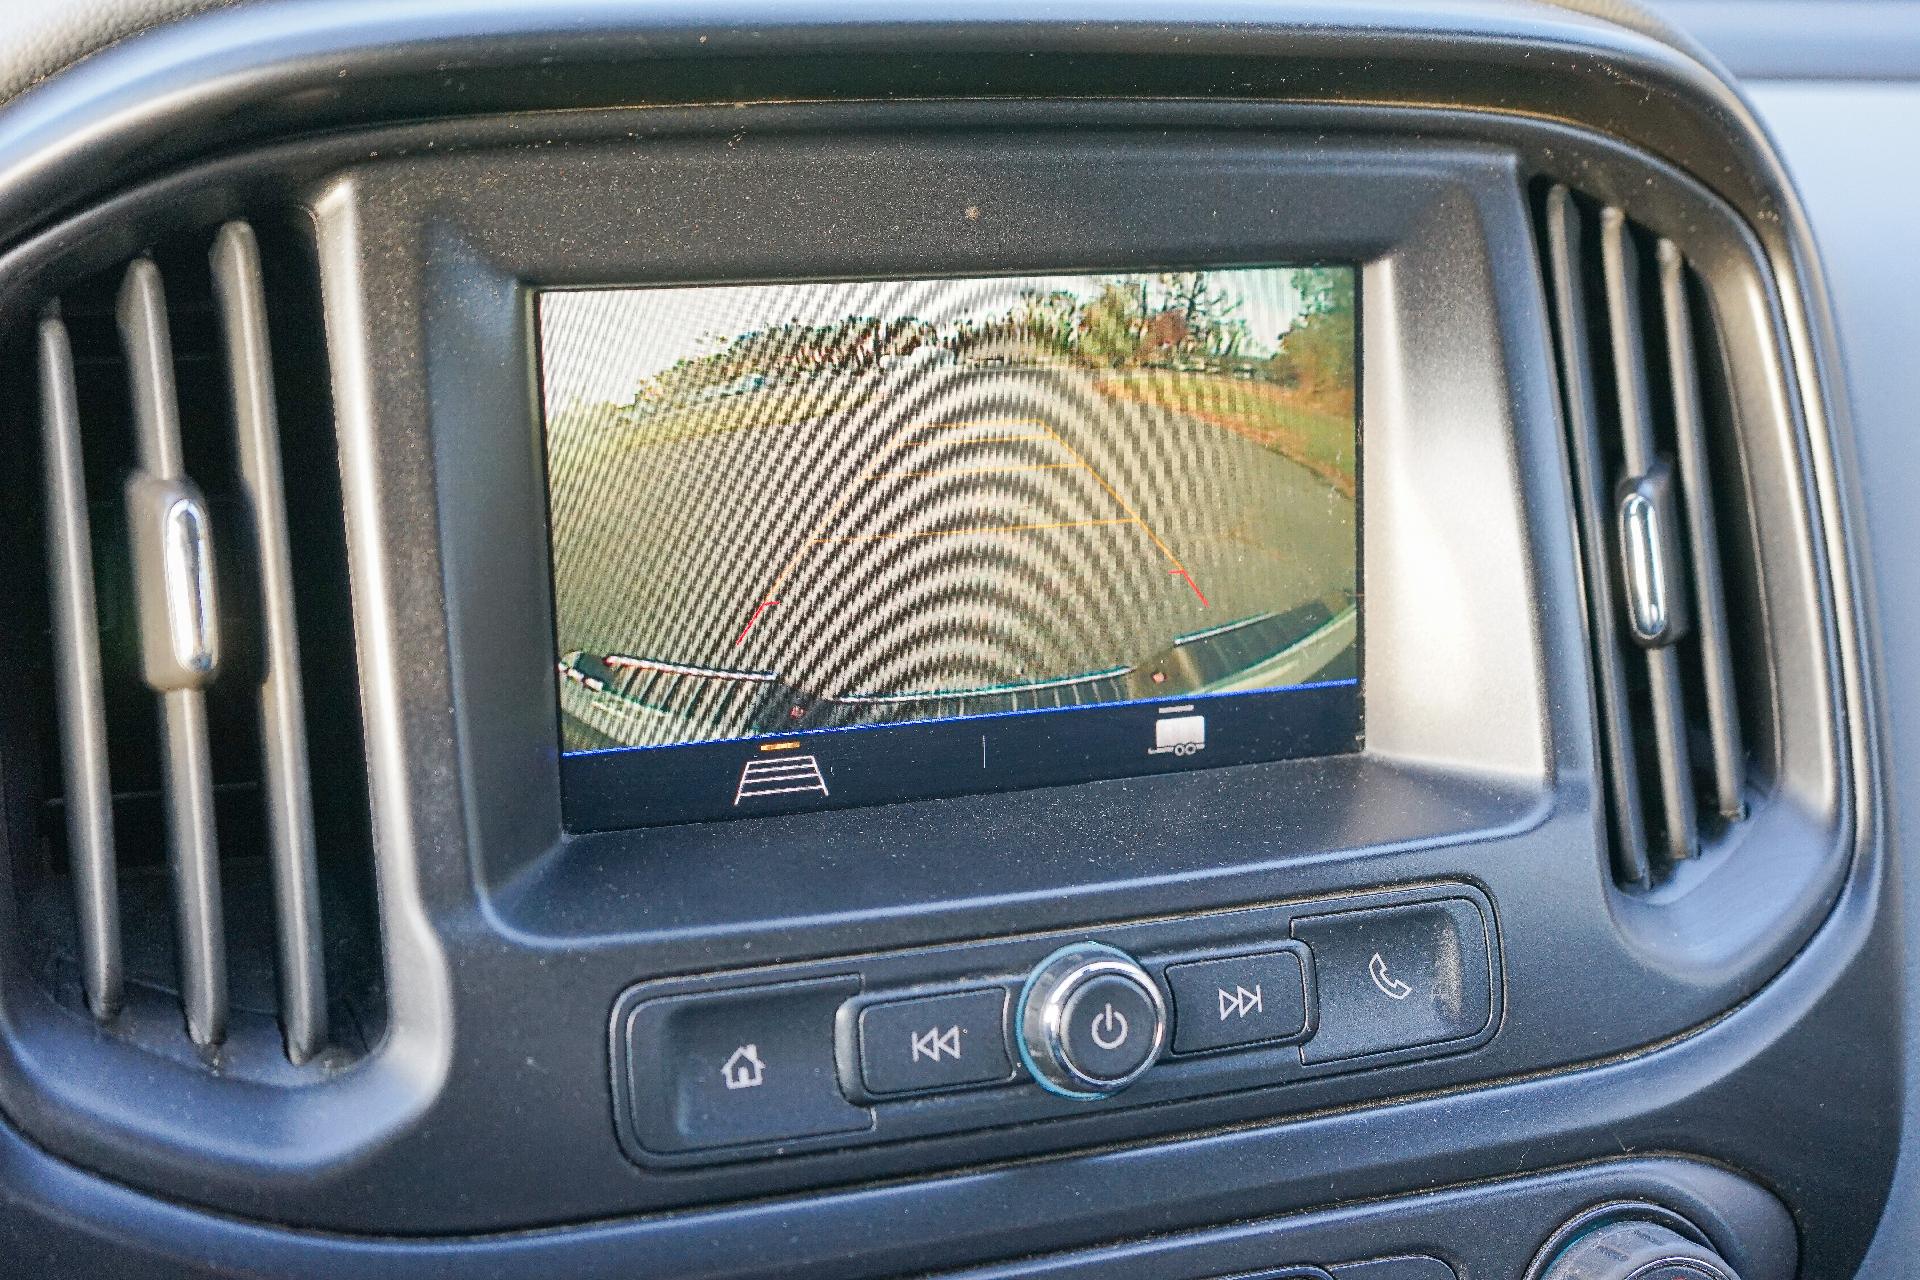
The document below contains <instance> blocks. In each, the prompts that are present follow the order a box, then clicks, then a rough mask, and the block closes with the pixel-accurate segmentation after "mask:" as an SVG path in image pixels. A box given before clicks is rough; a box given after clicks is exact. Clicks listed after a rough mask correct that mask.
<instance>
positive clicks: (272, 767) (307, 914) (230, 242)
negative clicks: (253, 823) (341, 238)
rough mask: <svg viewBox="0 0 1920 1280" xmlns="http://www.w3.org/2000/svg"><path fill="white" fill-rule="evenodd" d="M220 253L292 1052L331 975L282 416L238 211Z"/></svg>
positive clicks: (258, 281) (319, 1011)
mask: <svg viewBox="0 0 1920 1280" xmlns="http://www.w3.org/2000/svg"><path fill="white" fill-rule="evenodd" d="M212 265H213V278H214V291H215V295H216V298H217V300H218V303H219V311H220V324H221V328H222V331H223V334H224V337H225V340H226V350H227V368H228V370H229V377H230V378H231V384H232V392H233V410H234V424H235V433H236V444H237V448H238V452H239V458H240V475H241V481H242V484H243V486H244V489H245V494H246V498H247V501H248V505H249V506H250V507H251V508H252V515H253V524H252V531H253V540H254V547H253V551H254V556H253V560H254V563H255V565H256V566H257V567H258V572H259V576H260V601H261V614H262V634H261V644H262V649H263V651H264V667H265V670H264V674H263V678H262V682H261V685H260V737H261V767H262V776H263V779H264V781H265V787H266V802H267V833H268V843H269V860H270V862H271V865H272V867H273V875H274V910H275V915H276V918H277V924H278V937H279V961H280V963H279V980H280V1004H281V1022H282V1025H283V1026H284V1029H285V1032H286V1040H287V1056H288V1057H289V1058H290V1059H291V1060H292V1061H294V1062H296V1063H300V1062H305V1061H307V1060H308V1059H309V1058H311V1057H313V1055H314V1054H316V1053H318V1052H319V1051H320V1049H321V1048H322V1047H323V1046H324V1045H325V1043H326V1037H327V984H326V972H325V966H324V963H323V957H322V951H321V935H320V885H319V871H318V863H317V858H316V855H315V848H314V833H313V802H312V792H311V784H310V779H309V776H308V768H307V736H306V718H305V711H304V708H303V706H302V699H301V692H300V650H299V640H298V638H297V630H296V626H295V622H294V610H293V567H292V556H291V553H290V551H289V548H288V540H287V509H286V493H285V488H284V483H283V477H282V474H281V467H280V424H279V414H278V410H277V407H276V405H275V403H274V391H273V370H272V358H271V349H270V347H269V346H268V342H267V312H266V290H265V286H264V284H263V282H262V278H261V271H260V250H259V246H258V244H257V243H256V242H255V240H254V236H253V230H252V228H250V227H248V226H247V225H246V224H245V223H239V222H234V223H228V224H227V225H226V226H225V227H223V228H221V230H220V234H219V237H218V238H217V239H216V241H215V242H214V248H213V256H212Z"/></svg>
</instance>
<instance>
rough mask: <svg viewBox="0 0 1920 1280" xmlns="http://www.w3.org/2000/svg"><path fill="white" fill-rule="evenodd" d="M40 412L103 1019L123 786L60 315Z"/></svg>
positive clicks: (97, 1004)
mask: <svg viewBox="0 0 1920 1280" xmlns="http://www.w3.org/2000/svg"><path fill="white" fill-rule="evenodd" d="M39 363H40V406H41V408H40V413H41V430H42V440H43V449H42V453H43V455H44V459H45V464H46V492H47V546H48V550H49V555H48V576H49V587H50V595H51V600H52V613H53V643H54V650H55V660H54V663H53V671H54V686H55V696H56V697H57V699H58V703H59V715H60V727H61V735H60V738H61V767H62V773H63V776H64V778H65V783H66V785H65V794H66V818H67V848H68V854H69V859H70V861H71V863H72V867H73V884H74V900H75V901H74V906H75V910H76V915H77V917H78V925H79V936H80V975H81V985H82V987H83V988H84V989H85V991H86V995H87V1008H88V1009H90V1010H91V1011H92V1012H93V1016H94V1017H96V1018H98V1019H100V1020H101V1021H102V1022H106V1021H109V1020H111V1019H112V1018H113V1017H114V1016H115V1015H117V1014H118V1013H119V1012H120V1004H121V998H122V995H123V994H124V985H123V983H124V973H123V968H122V961H121V951H120V890H119V881H118V878H117V874H116V867H115V859H114V848H113V787H112V783H111V781H110V779H109V778H108V776H107V725H106V709H105V708H106V703H105V699H104V697H103V695H102V692H101V687H100V638H99V630H98V625H97V615H96V609H95V602H94V595H93V548H92V533H91V530H90V528H89V522H88V518H87V493H86V479H85V476H84V475H83V474H82V469H81V461H80V411H79V404H78V395H77V393H76V390H75V387H74V381H73V346H72V343H71V342H70V341H69V340H68V338H67V326H66V324H65V323H64V322H62V321H61V320H60V319H59V318H58V317H57V316H53V315H49V316H47V317H46V318H45V319H43V320H42V321H41V322H40V358H39Z"/></svg>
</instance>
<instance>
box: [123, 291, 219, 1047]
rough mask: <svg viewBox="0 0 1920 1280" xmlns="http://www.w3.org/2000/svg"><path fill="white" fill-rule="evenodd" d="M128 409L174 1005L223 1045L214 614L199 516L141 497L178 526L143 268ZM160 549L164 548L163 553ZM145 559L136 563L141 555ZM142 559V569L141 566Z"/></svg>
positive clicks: (126, 294)
mask: <svg viewBox="0 0 1920 1280" xmlns="http://www.w3.org/2000/svg"><path fill="white" fill-rule="evenodd" d="M117 316H118V320H119V327H120V336H121V341H122V343H123V344H124V345H125V348H126V355H127V363H128V368H129V376H130V378H131V389H132V394H133V404H134V426H135V432H136V437H137V441H138V446H139V457H140V466H141V471H140V472H138V473H136V474H135V476H134V477H133V478H132V479H131V480H129V481H128V484H127V491H128V510H129V520H130V532H131V535H132V539H133V542H134V547H135V559H136V565H137V566H139V569H140V570H141V571H140V572H138V573H137V576H136V584H137V586H138V587H139V588H140V590H141V594H142V599H141V603H140V609H139V613H140V619H139V621H140V633H141V646H142V650H143V663H144V665H145V668H146V675H147V681H148V683H149V684H151V685H152V686H153V687H154V689H155V690H156V691H157V692H158V693H159V694H160V739H161V768H162V773H163V777H164V779H165V786H164V790H165V795H166V816H167V834H168V842H167V843H168V848H167V853H168V859H169V863H170V865H171V868H172V872H173V886H174V914H175V927H176V933H177V936H178V945H179V966H180V987H181V1002H182V1004H183V1005H184V1006H185V1010H186V1021H187V1034H188V1035H189V1036H190V1037H191V1038H192V1040H193V1042H194V1043H195V1044H198V1045H201V1046H207V1045H213V1044H218V1043H219V1042H220V1041H221V1040H222V1039H223V1038H224V1037H225V1035H226V1028H227V1005H228V996H227V951H226V938H225V932H224V922H223V918H222V910H221V901H220V867H219V852H218V843H217V840H216V837H215V832H214V815H213V753H212V745H211V743H210V742H209V739H208V734H207V710H206V695H205V693H204V692H203V691H202V689H201V688H200V686H199V683H197V681H198V680H201V679H204V678H205V677H207V676H208V675H210V674H211V672H212V669H213V665H214V653H215V648H214V643H213V640H212V622H211V619H212V617H213V612H214V611H213V604H212V601H211V599H210V598H209V597H210V591H209V590H208V589H207V588H208V587H209V586H210V581H209V580H208V578H207V568H208V566H209V564H210V552H209V551H208V550H207V548H206V547H205V546H204V539H205V528H206V526H205V523H204V506H201V507H199V508H198V511H199V512H200V514H199V515H198V516H197V517H195V516H194V515H193V514H192V513H191V511H188V512H187V513H186V519H185V520H184V522H183V523H181V524H179V525H176V526H174V527H173V529H172V530H171V536H170V531H169V530H168V529H166V528H161V527H159V525H158V524H149V523H148V522H147V521H146V520H144V519H143V518H142V510H141V508H142V507H144V506H146V505H148V504H147V503H146V502H145V501H144V500H143V499H142V498H141V491H142V486H143V485H145V486H148V487H149V488H150V489H152V488H154V487H156V486H171V487H170V488H167V489H157V490H156V491H158V492H161V493H162V494H163V495H165V496H164V505H165V507H166V510H167V512H168V513H169V514H179V513H181V511H182V506H181V504H183V503H191V502H193V501H194V499H193V498H191V497H190V496H189V493H190V485H189V484H188V482H187V479H186V472H185V463H184V460H183V451H182V448H181V443H180V414H179V404H178V401H177V399H176V396H175V390H174V380H173V355H172V341H171V339H170V337H169V334H168V325H167V312H166V299H165V295H164V292H163V290H162V287H161V281H160V271H159V268H157V267H156V266H154V264H153V263H152V262H150V261H148V260H145V259H141V260H139V261H136V262H135V263H133V264H132V265H131V266H130V267H128V268H127V274H126V279H125V281H124V283H123V284H122V286H121V290H120V297H119V305H118V308H117ZM161 544H165V545H161ZM143 549H146V551H147V554H146V555H145V556H144V557H143V556H142V551H143ZM143 559H144V563H143V562H142V561H143Z"/></svg>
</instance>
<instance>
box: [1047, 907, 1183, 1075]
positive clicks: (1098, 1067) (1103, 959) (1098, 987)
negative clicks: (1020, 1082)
mask: <svg viewBox="0 0 1920 1280" xmlns="http://www.w3.org/2000/svg"><path fill="white" fill-rule="evenodd" d="M1019 1028H1020V1058H1021V1060H1022V1061H1023V1062H1024V1063H1025V1064H1026V1066H1027V1069H1028V1070H1029V1071H1031V1072H1032V1073H1033V1078H1034V1079H1035V1080H1037V1081H1039V1082H1040V1085H1041V1087H1043V1088H1045V1089H1048V1090H1050V1091H1052V1092H1054V1093H1057V1094H1060V1095H1062V1096H1063V1097H1068V1098H1104V1097H1106V1096H1108V1095H1109V1094H1113V1093H1117V1092H1118V1091H1120V1090H1121V1089H1124V1088H1126V1087H1127V1086H1128V1085H1130V1084H1132V1083H1133V1082H1134V1081H1135V1080H1137V1079H1139V1078H1140V1076H1141V1075H1142V1074H1144V1073H1145V1072H1146V1070H1147V1068H1149V1067H1151V1066H1152V1065H1153V1064H1154V1062H1155V1061H1156V1060H1158V1059H1159V1057H1160V1051H1161V1049H1162V1048H1164V1047H1165V1045H1166V1040H1167V1006H1166V1002H1165V1001H1164V1000H1163V999H1162V998H1161V996H1160V988H1159V987H1158V986H1157V985H1155V983H1154V981H1153V978H1152V977H1151V976H1150V975H1149V974H1148V973H1147V971H1146V970H1145V969H1143V968H1141V967H1140V966H1139V964H1138V963H1136V962H1135V961H1134V959H1133V957H1131V956H1129V955H1128V954H1127V953H1126V952H1124V951H1117V950H1115V949H1114V948H1112V947H1106V946H1101V945H1100V944H1098V943H1093V942H1081V943H1075V944H1074V945H1073V946H1070V947H1063V948H1061V949H1060V950H1059V951H1056V952H1054V953H1053V954H1052V955H1050V956H1048V957H1047V958H1046V959H1045V960H1043V961H1041V962H1040V965H1039V967H1037V968H1036V969H1034V971H1033V973H1032V975H1031V976H1030V977H1028V979H1027V984H1026V986H1025V988H1023V989H1022V991H1021V993H1020V1014H1019Z"/></svg>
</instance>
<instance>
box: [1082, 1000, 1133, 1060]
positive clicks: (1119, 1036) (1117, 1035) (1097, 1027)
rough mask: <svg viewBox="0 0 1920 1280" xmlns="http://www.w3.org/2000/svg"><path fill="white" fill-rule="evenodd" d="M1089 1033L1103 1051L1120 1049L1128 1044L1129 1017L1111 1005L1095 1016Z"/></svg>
mask: <svg viewBox="0 0 1920 1280" xmlns="http://www.w3.org/2000/svg"><path fill="white" fill-rule="evenodd" d="M1088 1030H1089V1032H1090V1033H1091V1034H1092V1036H1093V1042H1094V1043H1095V1044H1097V1045H1099V1046H1100V1047H1101V1048H1102V1049H1118V1048H1119V1047H1120V1046H1121V1045H1123V1044H1125V1043H1126V1042H1127V1015H1126V1014H1124V1013H1121V1012H1120V1011H1119V1010H1118V1009H1116V1008H1114V1007H1113V1006H1112V1005H1111V1004H1109V1005H1108V1006H1107V1007H1106V1008H1105V1009H1103V1010H1101V1011H1100V1012H1099V1013H1097V1014H1095V1015H1094V1017H1093V1026H1092V1027H1090V1028H1089V1029H1088Z"/></svg>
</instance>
